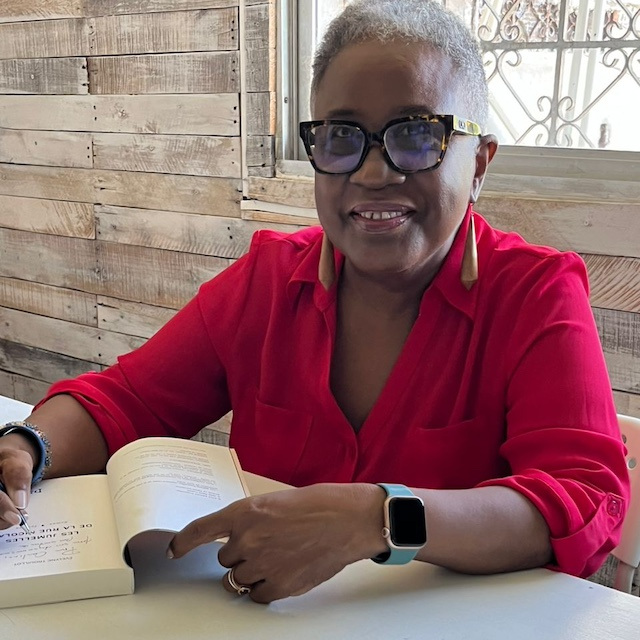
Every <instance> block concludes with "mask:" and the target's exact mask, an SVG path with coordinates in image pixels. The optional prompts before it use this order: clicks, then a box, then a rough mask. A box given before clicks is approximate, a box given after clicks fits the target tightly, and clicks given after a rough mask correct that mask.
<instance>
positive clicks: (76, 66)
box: [0, 58, 89, 94]
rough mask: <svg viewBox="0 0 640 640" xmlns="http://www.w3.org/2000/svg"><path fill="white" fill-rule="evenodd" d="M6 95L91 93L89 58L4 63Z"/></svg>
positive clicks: (0, 89)
mask: <svg viewBox="0 0 640 640" xmlns="http://www.w3.org/2000/svg"><path fill="white" fill-rule="evenodd" d="M2 93H39V94H43V93H44V94H54V93H59V94H82V93H89V79H88V75H87V61H86V58H41V59H30V60H0V94H2Z"/></svg>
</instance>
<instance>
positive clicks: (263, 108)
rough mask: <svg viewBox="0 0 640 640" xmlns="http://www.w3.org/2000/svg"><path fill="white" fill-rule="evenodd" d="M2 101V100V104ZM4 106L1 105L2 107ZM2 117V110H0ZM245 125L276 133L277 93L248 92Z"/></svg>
mask: <svg viewBox="0 0 640 640" xmlns="http://www.w3.org/2000/svg"><path fill="white" fill-rule="evenodd" d="M1 104H2V102H1V101H0V105H1ZM1 108H2V107H1V106H0V109H1ZM0 117H1V111H0ZM244 127H245V130H246V132H247V135H249V136H270V135H275V133H276V94H275V92H274V93H269V92H267V91H262V92H260V93H248V94H247V112H246V114H245V115H244Z"/></svg>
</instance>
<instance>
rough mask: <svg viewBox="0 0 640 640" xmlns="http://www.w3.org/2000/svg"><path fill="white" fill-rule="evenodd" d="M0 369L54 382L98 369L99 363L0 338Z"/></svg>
mask: <svg viewBox="0 0 640 640" xmlns="http://www.w3.org/2000/svg"><path fill="white" fill-rule="evenodd" d="M0 369H3V370H5V371H9V372H11V373H17V374H19V375H22V376H27V377H28V378H35V379H37V380H43V381H45V382H55V381H56V380H61V379H63V378H75V377H76V376H79V375H80V374H82V373H86V372H87V371H100V365H99V364H96V363H94V362H88V361H86V360H79V359H78V358H71V357H69V356H65V355H61V354H59V353H53V352H52V351H45V350H43V349H36V348H35V347H28V346H26V345H24V344H18V343H16V342H10V341H9V340H0Z"/></svg>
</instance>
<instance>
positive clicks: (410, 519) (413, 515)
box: [389, 497, 427, 547]
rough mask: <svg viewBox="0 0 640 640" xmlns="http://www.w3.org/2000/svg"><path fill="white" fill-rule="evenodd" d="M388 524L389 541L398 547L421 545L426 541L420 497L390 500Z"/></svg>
mask: <svg viewBox="0 0 640 640" xmlns="http://www.w3.org/2000/svg"><path fill="white" fill-rule="evenodd" d="M389 524H390V525H391V526H390V527H389V529H390V530H391V542H392V543H393V544H394V545H396V546H398V547H421V546H422V545H423V544H424V543H425V542H426V541H427V528H426V525H425V521H424V504H423V503H422V500H420V498H402V497H395V498H393V499H392V500H390V501H389Z"/></svg>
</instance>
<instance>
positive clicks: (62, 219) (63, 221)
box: [0, 196, 95, 238]
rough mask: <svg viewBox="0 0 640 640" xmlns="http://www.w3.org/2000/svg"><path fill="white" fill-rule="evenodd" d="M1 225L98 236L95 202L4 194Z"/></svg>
mask: <svg viewBox="0 0 640 640" xmlns="http://www.w3.org/2000/svg"><path fill="white" fill-rule="evenodd" d="M0 226H1V227H9V228H10V229H20V230H22V231H33V232H36V233H50V234H53V235H57V236H69V237H72V238H95V225H94V218H93V206H92V205H90V204H87V203H82V202H64V201H61V200H40V199H38V198H17V197H13V196H0Z"/></svg>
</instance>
